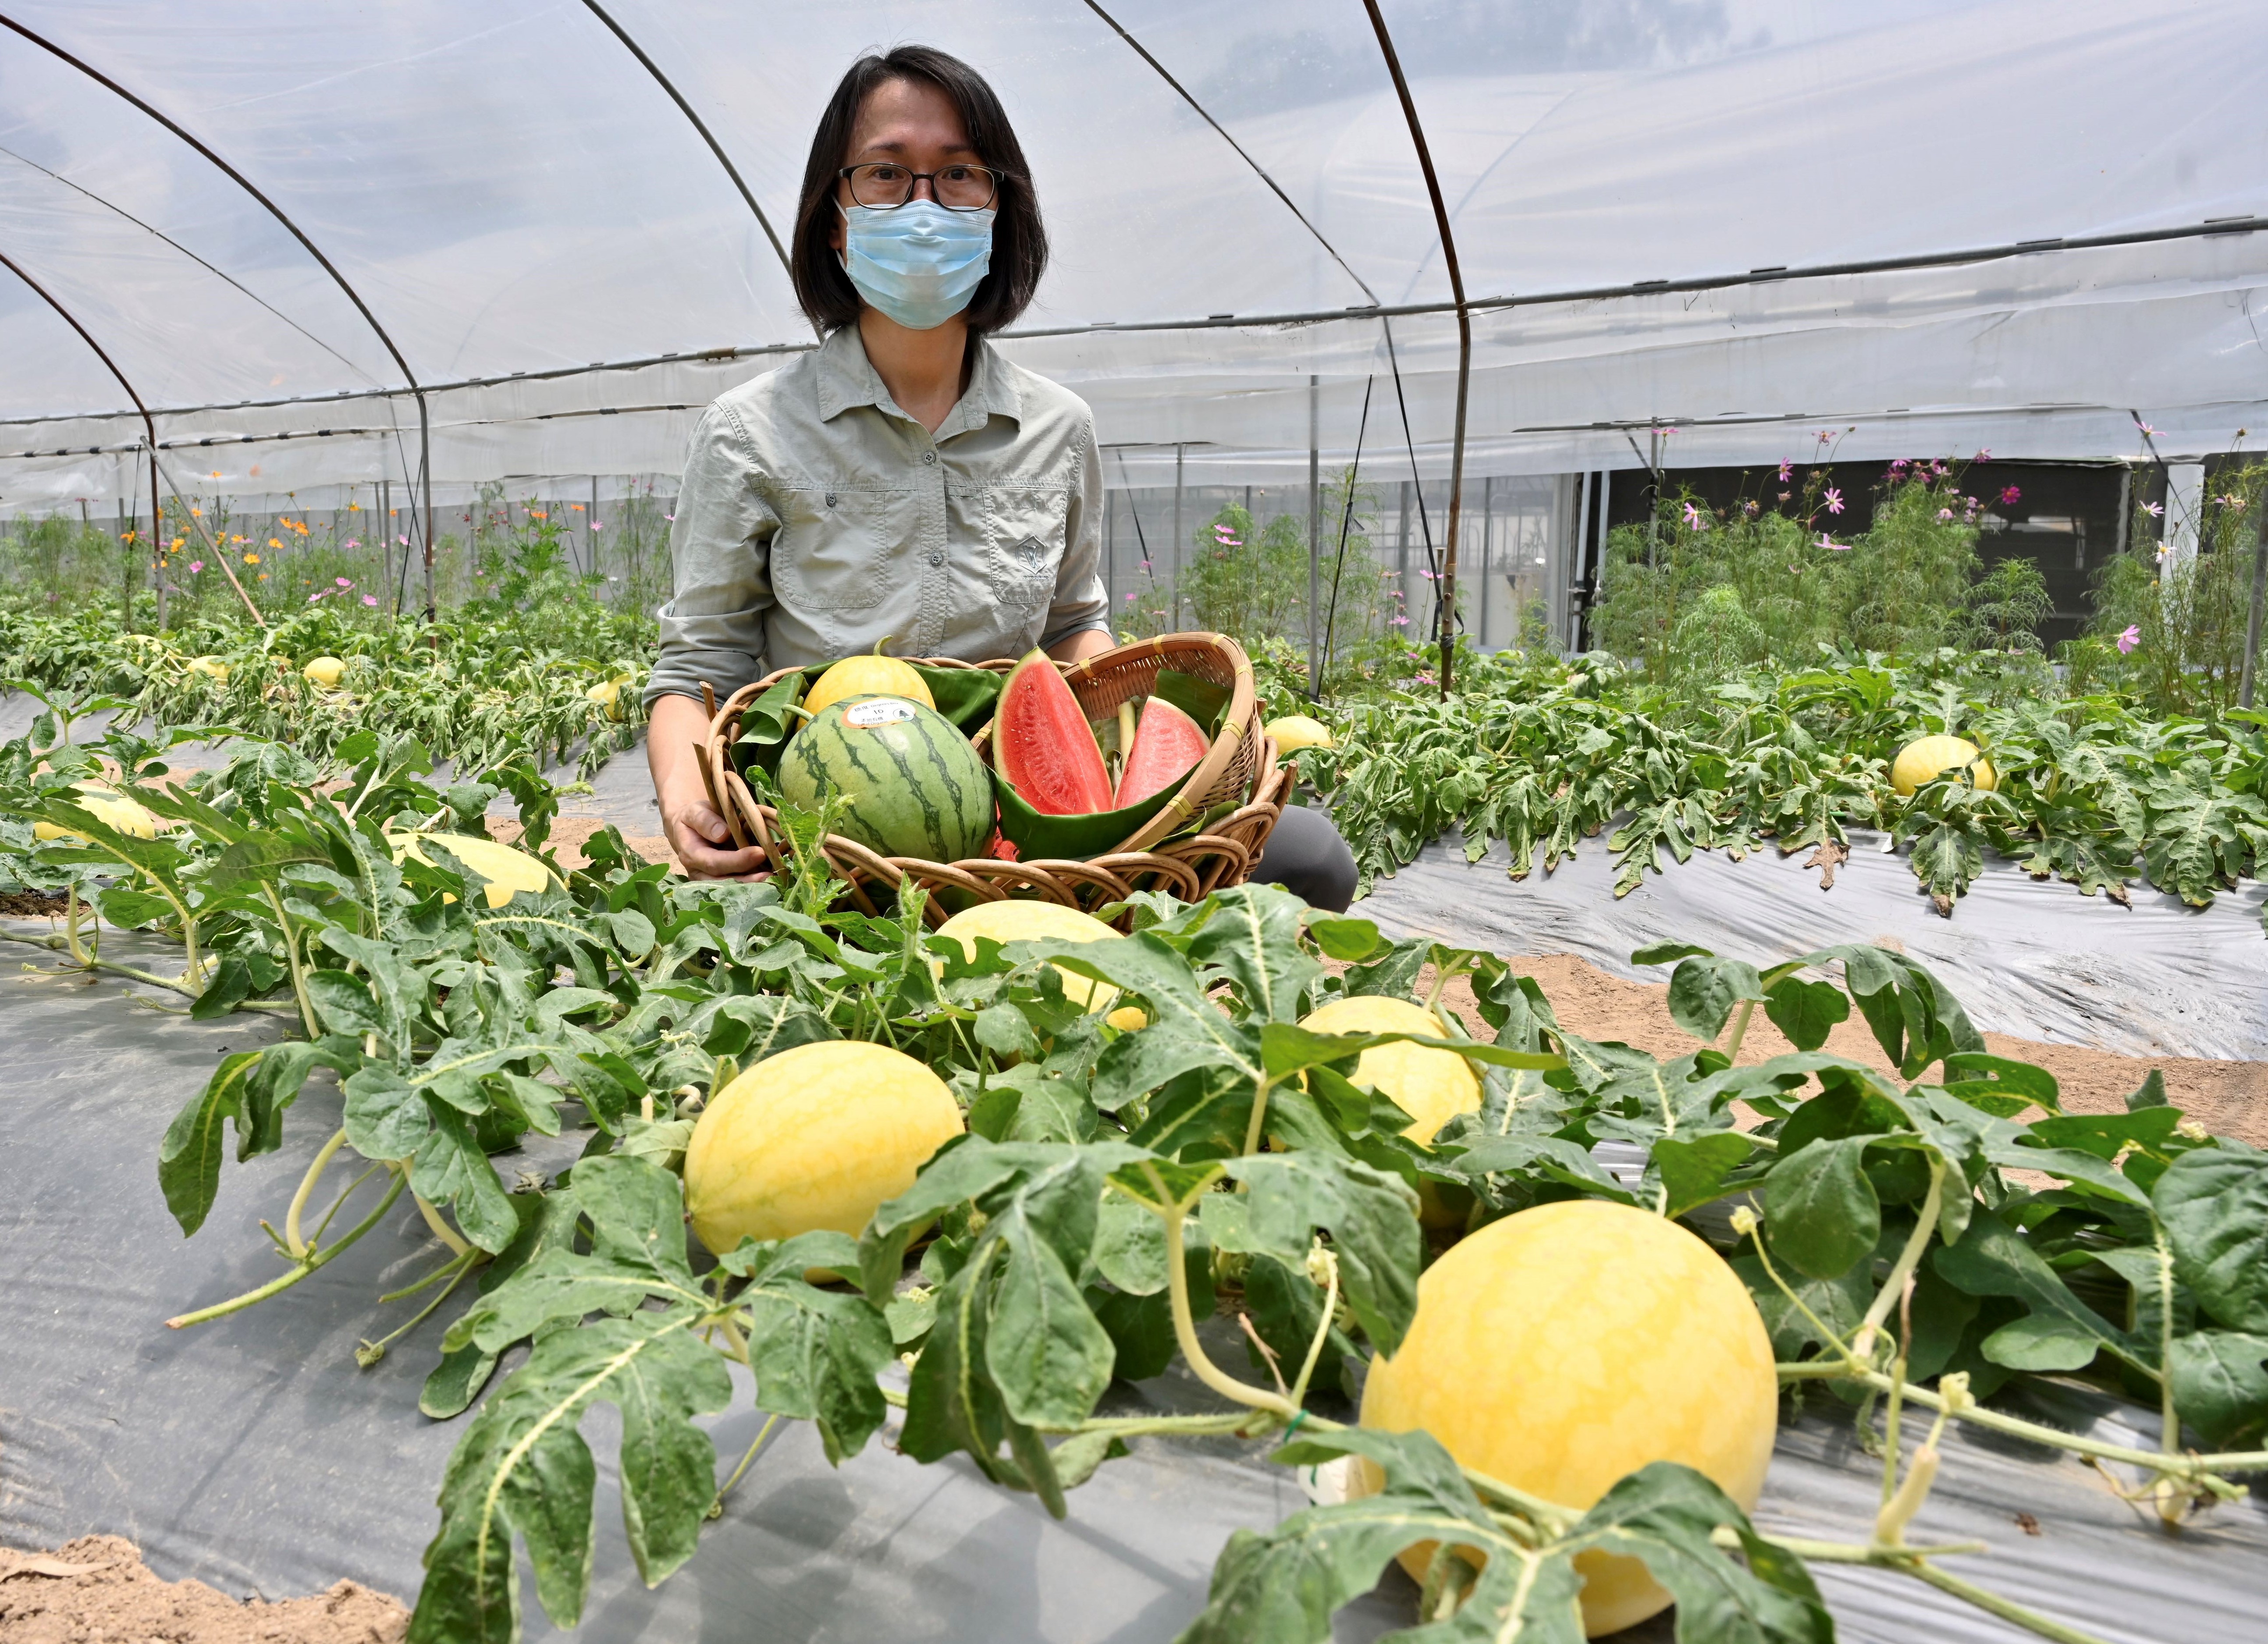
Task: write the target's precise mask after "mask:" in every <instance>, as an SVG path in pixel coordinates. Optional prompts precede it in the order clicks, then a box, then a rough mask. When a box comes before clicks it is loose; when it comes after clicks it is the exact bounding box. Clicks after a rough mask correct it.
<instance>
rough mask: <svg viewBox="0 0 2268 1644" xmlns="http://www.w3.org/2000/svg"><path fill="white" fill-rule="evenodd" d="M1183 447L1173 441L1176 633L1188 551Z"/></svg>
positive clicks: (1175, 631)
mask: <svg viewBox="0 0 2268 1644" xmlns="http://www.w3.org/2000/svg"><path fill="white" fill-rule="evenodd" d="M1184 449H1185V447H1183V446H1182V444H1181V443H1180V442H1179V441H1178V440H1177V441H1175V444H1174V561H1173V565H1172V567H1171V569H1172V573H1173V578H1174V626H1173V628H1172V630H1171V631H1172V632H1174V633H1176V634H1178V633H1180V632H1181V629H1182V554H1185V553H1187V552H1188V547H1187V543H1186V540H1185V539H1184V538H1183V537H1182V489H1183V487H1182V451H1184ZM1127 501H1128V502H1129V503H1131V502H1132V501H1133V499H1132V498H1131V497H1129V498H1128V499H1127ZM1144 557H1145V558H1146V557H1148V556H1147V555H1145V556H1144Z"/></svg>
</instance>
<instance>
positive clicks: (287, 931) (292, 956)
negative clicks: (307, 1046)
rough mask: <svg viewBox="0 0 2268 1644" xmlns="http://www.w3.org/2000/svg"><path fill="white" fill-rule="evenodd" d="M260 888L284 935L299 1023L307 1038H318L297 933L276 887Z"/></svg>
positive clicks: (278, 927)
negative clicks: (300, 958)
mask: <svg viewBox="0 0 2268 1644" xmlns="http://www.w3.org/2000/svg"><path fill="white" fill-rule="evenodd" d="M260 888H261V892H264V893H265V894H266V896H267V898H268V906H270V907H272V908H274V909H275V910H276V928H277V929H278V930H279V931H281V932H283V935H284V959H285V960H286V961H287V962H288V963H289V964H290V965H291V993H292V996H293V997H295V998H297V999H298V1002H299V1025H300V1026H301V1027H303V1028H305V1029H306V1031H307V1037H308V1038H309V1039H320V1038H322V1036H323V1031H322V1030H321V1029H320V1028H319V1027H317V1026H316V1025H315V1007H314V1003H313V1001H311V1000H310V999H309V998H308V997H307V978H306V971H305V970H304V969H303V968H302V966H301V965H300V964H299V937H298V933H297V932H296V931H294V930H293V929H292V928H291V917H290V915H288V914H285V913H284V899H283V898H282V897H281V896H278V895H277V894H276V887H275V886H274V885H272V884H262V885H261V887H260Z"/></svg>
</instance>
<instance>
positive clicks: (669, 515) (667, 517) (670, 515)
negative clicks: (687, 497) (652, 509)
mask: <svg viewBox="0 0 2268 1644" xmlns="http://www.w3.org/2000/svg"><path fill="white" fill-rule="evenodd" d="M662 517H663V518H664V519H666V520H670V521H672V522H674V521H675V520H676V518H677V516H676V515H674V514H664V515H663V516H662Z"/></svg>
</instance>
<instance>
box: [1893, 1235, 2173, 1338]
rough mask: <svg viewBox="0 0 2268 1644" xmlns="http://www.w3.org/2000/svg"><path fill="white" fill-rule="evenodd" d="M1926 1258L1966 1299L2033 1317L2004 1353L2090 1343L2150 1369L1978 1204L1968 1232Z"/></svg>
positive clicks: (2028, 1248)
mask: <svg viewBox="0 0 2268 1644" xmlns="http://www.w3.org/2000/svg"><path fill="white" fill-rule="evenodd" d="M1928 1261H1929V1264H1930V1266H1933V1268H1935V1269H1936V1270H1937V1273H1939V1275H1940V1277H1942V1278H1943V1279H1945V1280H1946V1281H1948V1282H1949V1283H1950V1284H1952V1285H1953V1287H1954V1288H1955V1289H1958V1290H1962V1291H1965V1292H1967V1293H1968V1294H1969V1295H2006V1296H2013V1297H2014V1298H2015V1299H2016V1300H2018V1301H2020V1302H2022V1303H2024V1304H2025V1306H2026V1307H2027V1308H2028V1309H2029V1310H2030V1313H2031V1315H2032V1316H2034V1317H2037V1318H2038V1319H2039V1321H2040V1322H2039V1323H2038V1324H2036V1325H2029V1326H2028V1327H2027V1328H2025V1329H2024V1330H2021V1331H2018V1332H2015V1333H2014V1334H2013V1335H2011V1336H2009V1337H2008V1338H2007V1340H2006V1341H2005V1342H2003V1343H2002V1344H2001V1345H2002V1347H2003V1350H2004V1351H2006V1352H2008V1353H2011V1354H2015V1355H2017V1356H2019V1357H2021V1356H2027V1355H2029V1356H2039V1355H2042V1354H2045V1355H2047V1356H2050V1357H2061V1358H2066V1359H2067V1358H2069V1357H2071V1356H2072V1355H2073V1354H2075V1353H2076V1352H2077V1351H2078V1343H2079V1342H2080V1341H2081V1340H2083V1339H2091V1340H2093V1341H2094V1343H2095V1346H2096V1347H2097V1348H2103V1347H2107V1348H2109V1349H2110V1351H2112V1352H2113V1353H2115V1354H2117V1355H2118V1356H2119V1357H2121V1358H2123V1359H2125V1360H2126V1361H2128V1362H2130V1363H2136V1364H2137V1367H2138V1368H2140V1369H2154V1368H2155V1367H2154V1366H2147V1365H2141V1364H2139V1361H2138V1360H2137V1358H2136V1355H2135V1354H2133V1352H2132V1348H2131V1347H2130V1345H2129V1344H2128V1342H2127V1340H2126V1339H2125V1336H2124V1332H2120V1331H2118V1330H2117V1329H2115V1328H2113V1326H2112V1325H2110V1321H2108V1320H2107V1319H2105V1318H2104V1317H2102V1315H2101V1314H2100V1313H2097V1312H2096V1311H2095V1310H2094V1309H2093V1308H2091V1307H2089V1306H2088V1305H2087V1303H2084V1302H2082V1301H2080V1299H2079V1297H2078V1296H2076V1295H2073V1293H2072V1290H2071V1287H2070V1286H2068V1285H2066V1283H2065V1282H2064V1281H2063V1278H2062V1275H2061V1274H2059V1273H2057V1272H2056V1270H2055V1269H2054V1268H2053V1267H2051V1266H2049V1265H2048V1263H2047V1259H2046V1258H2044V1257H2043V1256H2042V1255H2041V1254H2040V1253H2039V1251H2036V1250H2034V1249H2033V1248H2032V1246H2031V1244H2029V1242H2028V1241H2027V1240H2026V1239H2025V1238H2024V1237H2023V1236H2022V1235H2021V1233H2019V1232H2017V1231H2016V1230H2015V1229H2014V1228H2011V1227H2010V1226H2009V1225H2008V1224H2007V1222H2004V1221H2003V1220H2001V1218H2000V1217H1999V1215H1998V1214H1997V1213H1995V1212H1993V1211H1992V1210H1988V1209H1986V1208H1985V1207H1983V1206H1981V1205H1980V1206H1978V1207H1977V1208H1976V1209H1975V1210H1974V1211H1972V1212H1971V1213H1970V1218H1969V1227H1968V1230H1967V1231H1965V1232H1964V1233H1962V1236H1961V1237H1960V1239H1959V1240H1958V1241H1957V1242H1956V1243H1955V1244H1941V1245H1940V1246H1938V1247H1937V1248H1936V1249H1935V1250H1933V1251H1931V1252H1930V1254H1929V1257H1928ZM2007 1328H2008V1326H2006V1325H2004V1326H2002V1329H2003V1330H2006V1329H2007ZM1995 1333H1996V1334H1997V1333H1999V1332H1995ZM2089 1356H2090V1357H2092V1356H2093V1355H2092V1354H2089ZM1993 1362H1995V1363H1999V1362H2003V1361H2002V1360H1999V1359H1994V1360H1993ZM2011 1368H2015V1369H2021V1368H2025V1367H2023V1366H2021V1365H2016V1366H2012V1367H2011Z"/></svg>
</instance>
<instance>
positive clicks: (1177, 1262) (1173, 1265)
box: [1143, 1085, 1300, 1420]
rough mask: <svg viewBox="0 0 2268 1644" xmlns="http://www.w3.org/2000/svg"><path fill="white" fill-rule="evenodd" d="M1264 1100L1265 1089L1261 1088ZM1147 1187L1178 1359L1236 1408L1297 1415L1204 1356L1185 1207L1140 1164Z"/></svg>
mask: <svg viewBox="0 0 2268 1644" xmlns="http://www.w3.org/2000/svg"><path fill="white" fill-rule="evenodd" d="M1262 1091H1263V1097H1264V1095H1265V1091H1266V1086H1265V1085H1263V1087H1262ZM1259 1112H1260V1110H1259V1107H1258V1105H1257V1104H1256V1105H1255V1106H1254V1108H1253V1119H1254V1123H1255V1124H1257V1123H1258V1122H1259ZM1143 1170H1144V1171H1145V1173H1146V1174H1147V1175H1148V1176H1149V1178H1150V1185H1151V1186H1152V1187H1153V1188H1155V1189H1156V1190H1157V1194H1158V1197H1159V1199H1160V1201H1161V1202H1163V1203H1164V1205H1165V1206H1166V1209H1165V1212H1164V1214H1163V1215H1160V1216H1159V1220H1160V1221H1161V1222H1164V1223H1165V1224H1166V1288H1167V1292H1168V1299H1169V1300H1170V1301H1171V1302H1172V1303H1173V1310H1174V1338H1175V1340H1176V1341H1178V1342H1179V1343H1180V1344H1181V1349H1182V1357H1183V1358H1185V1359H1187V1360H1188V1361H1189V1369H1191V1370H1192V1371H1194V1372H1195V1373H1196V1375H1197V1379H1198V1380H1199V1381H1201V1382H1203V1383H1204V1384H1205V1385H1206V1386H1208V1387H1210V1388H1211V1389H1212V1390H1213V1391H1215V1392H1217V1393H1219V1395H1220V1396H1221V1397H1222V1398H1227V1399H1231V1400H1233V1401H1234V1402H1235V1403H1237V1404H1240V1405H1251V1406H1252V1407H1253V1408H1254V1409H1256V1410H1269V1411H1273V1412H1274V1413H1276V1414H1278V1415H1279V1416H1282V1417H1283V1418H1284V1419H1285V1420H1290V1419H1291V1418H1292V1417H1293V1416H1295V1415H1297V1414H1299V1413H1300V1406H1299V1405H1296V1404H1294V1403H1292V1401H1291V1400H1290V1399H1288V1398H1282V1397H1279V1396H1278V1395H1277V1394H1275V1393H1271V1392H1267V1391H1263V1390H1262V1389H1260V1388H1257V1387H1254V1386H1251V1385H1249V1384H1248V1383H1244V1382H1240V1381H1238V1380H1237V1379H1236V1377H1234V1376H1231V1375H1230V1374H1228V1372H1227V1371H1226V1370H1224V1369H1221V1368H1220V1367H1219V1365H1217V1364H1215V1363H1214V1362H1213V1361H1211V1359H1209V1358H1207V1357H1206V1356H1205V1350H1204V1344H1203V1343H1202V1342H1200V1341H1198V1339H1197V1321H1196V1320H1195V1319H1194V1318H1192V1317H1190V1316H1189V1273H1188V1271H1187V1270H1186V1269H1185V1268H1184V1267H1183V1266H1182V1216H1183V1215H1186V1214H1187V1212H1188V1209H1189V1207H1188V1206H1186V1205H1184V1204H1182V1203H1180V1202H1178V1201H1177V1200H1175V1198H1174V1196H1173V1195H1172V1194H1171V1193H1167V1191H1166V1183H1165V1179H1164V1178H1162V1177H1160V1175H1159V1174H1158V1171H1157V1167H1156V1166H1154V1165H1147V1164H1145V1165H1144V1166H1143Z"/></svg>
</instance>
